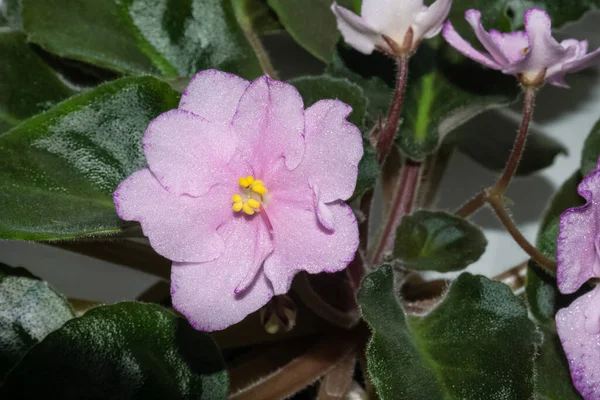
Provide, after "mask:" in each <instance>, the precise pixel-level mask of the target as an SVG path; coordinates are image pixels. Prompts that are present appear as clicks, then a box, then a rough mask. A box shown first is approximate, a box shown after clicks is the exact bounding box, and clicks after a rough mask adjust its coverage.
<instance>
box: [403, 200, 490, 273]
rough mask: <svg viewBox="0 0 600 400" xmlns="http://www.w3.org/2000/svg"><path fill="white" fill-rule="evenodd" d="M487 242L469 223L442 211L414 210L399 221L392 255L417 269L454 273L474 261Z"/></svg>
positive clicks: (482, 251) (477, 229)
mask: <svg viewBox="0 0 600 400" xmlns="http://www.w3.org/2000/svg"><path fill="white" fill-rule="evenodd" d="M486 246H487V240H486V239H485V236H483V233H482V232H481V231H480V230H479V228H477V227H475V226H474V225H472V224H471V223H470V222H469V221H467V220H465V219H462V218H460V217H456V216H454V215H451V214H448V213H445V212H431V211H417V212H415V213H414V214H412V215H407V216H405V217H404V218H402V222H401V223H400V226H399V227H398V231H397V234H396V245H395V246H394V255H395V256H396V257H399V258H400V261H401V262H402V265H404V266H405V267H407V268H411V269H417V270H433V271H439V272H448V271H458V270H461V269H463V268H466V267H467V266H468V265H469V264H472V263H473V262H475V261H477V260H478V259H479V257H481V255H482V254H483V253H484V252H485V247H486Z"/></svg>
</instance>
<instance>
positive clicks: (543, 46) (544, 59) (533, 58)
mask: <svg viewBox="0 0 600 400" xmlns="http://www.w3.org/2000/svg"><path fill="white" fill-rule="evenodd" d="M525 30H526V31H527V35H528V36H529V43H530V48H529V52H528V53H527V54H526V55H525V57H524V58H523V60H521V61H519V62H517V63H515V64H512V65H510V66H509V67H508V68H506V69H504V70H503V71H502V72H504V73H506V74H517V73H529V74H531V75H535V74H538V73H540V72H542V71H544V70H545V69H547V68H551V67H552V66H554V65H557V64H560V63H561V62H563V61H564V60H566V59H568V58H569V57H570V55H572V54H573V51H571V50H568V49H564V48H563V47H562V46H561V45H560V44H559V43H558V42H557V41H556V40H555V39H554V38H553V37H552V22H551V20H550V16H549V15H548V14H547V13H546V12H545V11H543V10H539V9H536V8H532V9H530V10H528V11H527V12H526V13H525Z"/></svg>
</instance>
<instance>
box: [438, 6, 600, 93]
mask: <svg viewBox="0 0 600 400" xmlns="http://www.w3.org/2000/svg"><path fill="white" fill-rule="evenodd" d="M465 18H466V20H467V21H468V22H469V24H470V25H471V26H472V27H473V30H474V32H475V35H476V36H477V39H479V42H480V43H481V45H482V46H483V47H484V48H485V49H486V50H487V52H481V51H479V50H476V49H475V48H473V46H471V45H470V44H469V43H468V42H467V41H465V40H464V39H463V38H462V37H461V36H460V35H459V34H458V33H457V32H456V30H455V29H454V27H453V26H452V23H450V21H448V22H447V23H446V25H445V26H444V32H443V36H444V38H445V39H446V41H448V43H450V44H451V45H452V46H453V47H454V48H456V49H457V50H458V51H460V52H461V53H462V54H464V55H465V56H467V57H469V58H471V59H473V60H475V61H477V62H479V63H481V64H483V65H485V66H487V67H490V68H493V69H497V70H500V71H502V72H503V73H505V74H509V75H517V76H518V77H520V79H521V81H522V83H523V84H524V85H533V86H538V85H541V84H542V83H544V82H548V83H550V84H551V85H554V86H561V87H568V86H567V84H566V83H565V81H564V77H565V75H566V74H567V73H571V72H578V71H581V70H583V69H585V68H588V67H590V66H592V65H596V64H598V63H600V49H596V50H595V51H594V52H592V53H588V52H587V50H588V43H587V41H585V40H584V41H582V42H580V41H578V40H576V39H567V40H563V41H562V42H561V43H558V42H557V41H556V40H555V39H554V38H553V37H552V26H551V21H550V16H549V15H548V14H547V13H546V12H545V11H543V10H539V9H537V8H532V9H530V10H528V11H527V12H525V31H524V32H523V31H518V32H511V33H501V32H498V31H495V30H491V31H489V32H486V30H485V29H483V25H482V24H481V13H480V12H479V11H477V10H468V11H467V12H466V14H465Z"/></svg>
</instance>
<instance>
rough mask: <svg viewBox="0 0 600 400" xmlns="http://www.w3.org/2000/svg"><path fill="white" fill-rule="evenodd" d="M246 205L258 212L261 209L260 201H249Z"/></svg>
mask: <svg viewBox="0 0 600 400" xmlns="http://www.w3.org/2000/svg"><path fill="white" fill-rule="evenodd" d="M246 204H248V205H249V206H250V207H252V208H254V209H256V210H258V209H259V208H260V201H258V200H256V199H248V201H247V202H246Z"/></svg>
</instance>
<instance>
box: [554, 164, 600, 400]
mask: <svg viewBox="0 0 600 400" xmlns="http://www.w3.org/2000/svg"><path fill="white" fill-rule="evenodd" d="M577 190H578V192H579V194H580V195H581V197H583V198H584V199H586V200H587V203H586V204H585V205H584V206H581V207H576V208H571V209H569V210H567V211H565V212H564V213H563V214H562V216H561V218H560V225H559V235H558V246H557V262H558V269H557V282H558V288H559V290H560V291H561V292H562V293H565V294H570V293H574V292H576V291H577V290H578V289H579V288H580V287H581V286H582V285H583V284H584V283H586V282H587V281H589V280H590V279H592V278H600V255H599V251H600V164H599V168H598V169H597V170H596V172H593V173H592V174H590V175H589V176H587V177H586V178H585V179H584V180H583V181H582V182H581V183H580V184H579V187H578V188H577ZM556 329H557V332H558V335H559V336H560V340H561V342H562V346H563V349H564V350H565V354H566V355H567V358H568V359H569V367H570V369H571V376H572V378H573V384H574V385H575V387H576V388H577V390H579V392H580V393H581V394H582V395H583V397H584V398H585V399H598V398H600V286H596V288H595V289H594V290H592V291H590V292H589V293H587V294H585V295H583V296H581V297H580V298H578V299H577V300H575V301H574V302H573V303H571V305H569V307H567V308H563V309H562V310H560V311H558V313H557V314H556Z"/></svg>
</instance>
